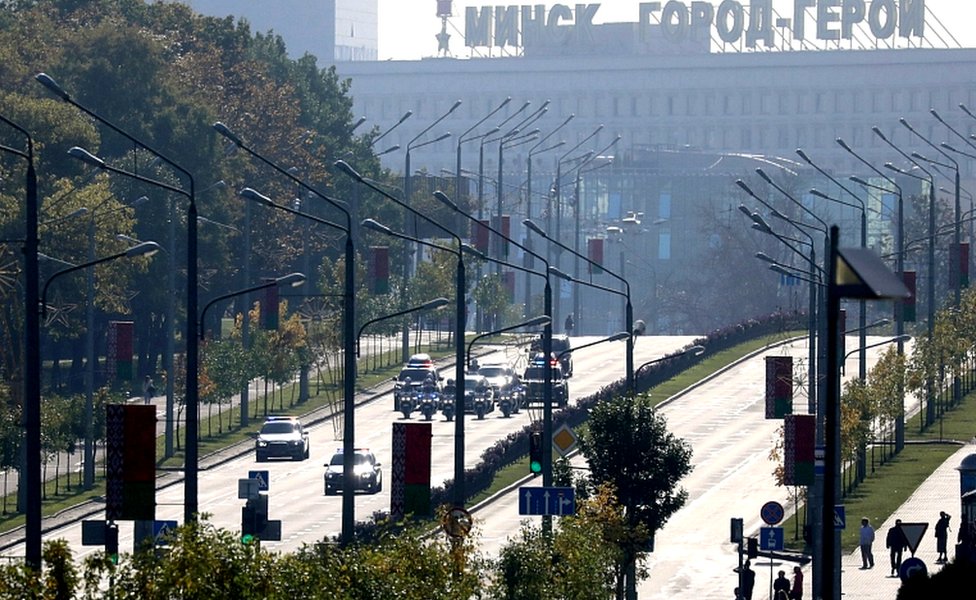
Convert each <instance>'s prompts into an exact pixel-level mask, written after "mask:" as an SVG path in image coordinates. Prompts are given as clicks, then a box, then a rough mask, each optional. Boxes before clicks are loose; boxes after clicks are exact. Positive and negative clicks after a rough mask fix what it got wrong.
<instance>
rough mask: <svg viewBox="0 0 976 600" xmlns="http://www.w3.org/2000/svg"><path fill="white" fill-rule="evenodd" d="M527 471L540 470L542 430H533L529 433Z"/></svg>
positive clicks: (534, 472) (535, 471) (538, 471)
mask: <svg viewBox="0 0 976 600" xmlns="http://www.w3.org/2000/svg"><path fill="white" fill-rule="evenodd" d="M529 472H530V473H533V474H536V473H541V472H542V432H541V431H533V432H532V433H530V434H529Z"/></svg>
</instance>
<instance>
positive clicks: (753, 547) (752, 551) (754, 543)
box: [746, 537, 759, 558]
mask: <svg viewBox="0 0 976 600" xmlns="http://www.w3.org/2000/svg"><path fill="white" fill-rule="evenodd" d="M746 556H748V557H749V558H758V557H759V540H758V539H757V538H754V537H751V538H748V543H747V544H746Z"/></svg>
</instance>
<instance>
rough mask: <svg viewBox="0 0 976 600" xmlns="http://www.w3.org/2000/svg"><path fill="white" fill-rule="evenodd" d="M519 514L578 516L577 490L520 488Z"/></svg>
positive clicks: (567, 488) (566, 488)
mask: <svg viewBox="0 0 976 600" xmlns="http://www.w3.org/2000/svg"><path fill="white" fill-rule="evenodd" d="M519 514H520V515H557V516H559V515H572V514H576V490H575V489H573V488H571V487H520V488H519Z"/></svg>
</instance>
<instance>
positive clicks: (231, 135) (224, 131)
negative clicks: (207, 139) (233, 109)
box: [213, 121, 244, 146]
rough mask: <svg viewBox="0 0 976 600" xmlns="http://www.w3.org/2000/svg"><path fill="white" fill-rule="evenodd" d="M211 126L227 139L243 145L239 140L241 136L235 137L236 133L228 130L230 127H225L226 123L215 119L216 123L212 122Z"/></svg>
mask: <svg viewBox="0 0 976 600" xmlns="http://www.w3.org/2000/svg"><path fill="white" fill-rule="evenodd" d="M213 128H214V129H216V130H217V133H219V134H220V135H222V136H224V137H225V138H227V139H228V140H230V141H232V142H234V143H235V144H237V145H238V146H243V145H244V142H242V141H241V138H239V137H237V135H235V134H234V132H233V131H231V130H230V127H227V126H226V125H224V124H223V123H221V122H220V121H217V122H216V123H214V124H213Z"/></svg>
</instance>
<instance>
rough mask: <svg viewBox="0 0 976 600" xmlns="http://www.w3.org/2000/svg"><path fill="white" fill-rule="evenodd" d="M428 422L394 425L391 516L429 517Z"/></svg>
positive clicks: (398, 517) (429, 430) (429, 426)
mask: <svg viewBox="0 0 976 600" xmlns="http://www.w3.org/2000/svg"><path fill="white" fill-rule="evenodd" d="M430 442H431V424H430V423H394V424H393V456H392V460H393V465H392V467H391V469H390V471H391V473H390V478H391V480H392V481H391V486H390V487H391V489H390V516H391V517H392V518H393V519H395V520H396V519H402V518H403V517H405V516H406V515H415V516H430V515H431V514H432V512H431V506H430Z"/></svg>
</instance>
